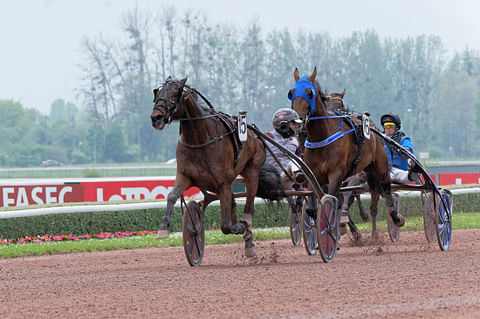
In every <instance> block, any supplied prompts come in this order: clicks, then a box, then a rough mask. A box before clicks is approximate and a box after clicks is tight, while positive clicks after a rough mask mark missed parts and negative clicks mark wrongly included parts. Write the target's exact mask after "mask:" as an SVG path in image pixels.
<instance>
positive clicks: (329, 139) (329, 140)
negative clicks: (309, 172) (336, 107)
mask: <svg viewBox="0 0 480 319" xmlns="http://www.w3.org/2000/svg"><path fill="white" fill-rule="evenodd" d="M335 117H336V118H338V117H340V116H335ZM342 127H343V121H342V122H341V124H340V129H339V131H338V132H337V133H335V134H333V135H331V136H329V137H327V138H326V139H324V140H322V141H319V142H309V141H308V139H307V138H305V147H306V148H322V147H325V146H327V145H328V144H331V143H333V142H335V141H336V140H338V139H340V138H342V137H343V136H344V135H346V134H348V133H350V132H353V131H354V130H355V129H353V128H352V129H350V130H348V131H346V132H343V131H342Z"/></svg>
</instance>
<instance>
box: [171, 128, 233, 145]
mask: <svg viewBox="0 0 480 319" xmlns="http://www.w3.org/2000/svg"><path fill="white" fill-rule="evenodd" d="M230 134H233V132H227V133H226V134H223V135H217V136H216V137H215V138H213V139H211V140H210V141H208V142H205V143H203V144H197V145H192V144H188V143H185V142H184V141H183V140H182V138H179V139H178V141H179V142H180V143H182V144H183V145H185V146H188V147H190V148H202V147H205V146H208V145H210V144H213V143H216V142H218V141H220V140H221V139H222V138H224V137H225V136H228V135H230Z"/></svg>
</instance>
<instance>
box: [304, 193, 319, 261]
mask: <svg viewBox="0 0 480 319" xmlns="http://www.w3.org/2000/svg"><path fill="white" fill-rule="evenodd" d="M306 205H307V202H306V201H305V200H304V201H303V207H302V216H303V218H302V221H303V244H304V246H305V250H306V251H307V253H308V254H309V255H310V256H313V255H316V254H317V247H318V242H317V228H316V227H315V218H314V217H311V216H309V215H308V214H307V210H306Z"/></svg>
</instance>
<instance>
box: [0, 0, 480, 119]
mask: <svg viewBox="0 0 480 319" xmlns="http://www.w3.org/2000/svg"><path fill="white" fill-rule="evenodd" d="M300 3H301V5H299V4H300ZM136 4H138V7H139V8H140V9H142V10H152V11H155V10H158V9H159V8H161V7H162V6H164V5H174V6H176V7H177V9H178V11H179V12H183V11H184V9H186V8H194V9H198V8H203V10H204V11H205V12H207V14H208V16H209V17H211V18H212V19H213V21H215V22H218V23H224V22H225V23H226V22H228V23H234V24H238V25H239V26H241V27H244V26H246V25H247V24H248V23H249V22H250V21H251V20H252V19H253V18H256V17H258V18H259V22H260V25H261V26H262V27H263V28H264V30H267V31H268V30H270V29H273V28H277V29H283V28H285V27H286V28H288V29H289V30H290V31H297V30H298V29H300V28H301V29H302V30H310V31H313V32H328V33H329V34H330V35H331V36H332V37H339V36H349V35H351V33H352V31H365V30H367V29H374V30H375V31H376V32H377V33H378V34H379V35H380V36H381V37H393V38H406V37H407V36H416V35H420V34H432V35H438V36H440V37H441V38H442V40H443V42H444V43H445V45H446V46H447V49H448V50H449V52H450V53H451V52H453V51H455V50H456V51H461V50H463V49H464V48H465V47H466V46H468V47H469V48H473V49H476V50H479V49H480V19H479V18H478V14H479V13H480V1H479V0H303V1H285V0H240V1H238V0H236V1H230V0H176V1H174V0H162V1H159V0H157V1H154V0H36V1H35V0H0V43H1V47H0V99H13V100H15V101H19V102H21V103H22V104H23V105H24V106H25V107H29V108H32V107H34V108H37V109H39V110H40V111H41V112H42V113H45V114H47V113H48V111H49V109H50V105H51V103H52V102H53V101H54V100H55V99H56V98H63V99H65V100H67V101H70V102H73V103H76V104H79V102H78V101H77V100H76V97H75V94H74V89H75V87H76V86H77V85H78V82H79V77H80V72H79V68H78V66H77V65H78V61H79V60H80V59H81V58H82V57H83V55H82V54H81V53H80V41H81V39H82V37H84V36H86V35H87V36H94V35H96V34H98V33H102V34H104V35H107V36H108V35H112V36H113V35H114V33H115V32H119V21H120V17H121V15H122V13H124V12H125V11H126V10H128V9H132V8H134V7H135V5H136Z"/></svg>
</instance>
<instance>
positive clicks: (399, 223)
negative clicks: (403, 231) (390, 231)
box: [392, 214, 405, 227]
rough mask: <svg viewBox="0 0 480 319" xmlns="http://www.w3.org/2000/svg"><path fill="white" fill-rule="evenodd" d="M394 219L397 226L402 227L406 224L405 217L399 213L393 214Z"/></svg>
mask: <svg viewBox="0 0 480 319" xmlns="http://www.w3.org/2000/svg"><path fill="white" fill-rule="evenodd" d="M392 220H393V223H394V224H395V226H397V227H402V226H403V225H405V218H404V217H403V216H402V215H400V214H397V216H395V217H394V216H392Z"/></svg>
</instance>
